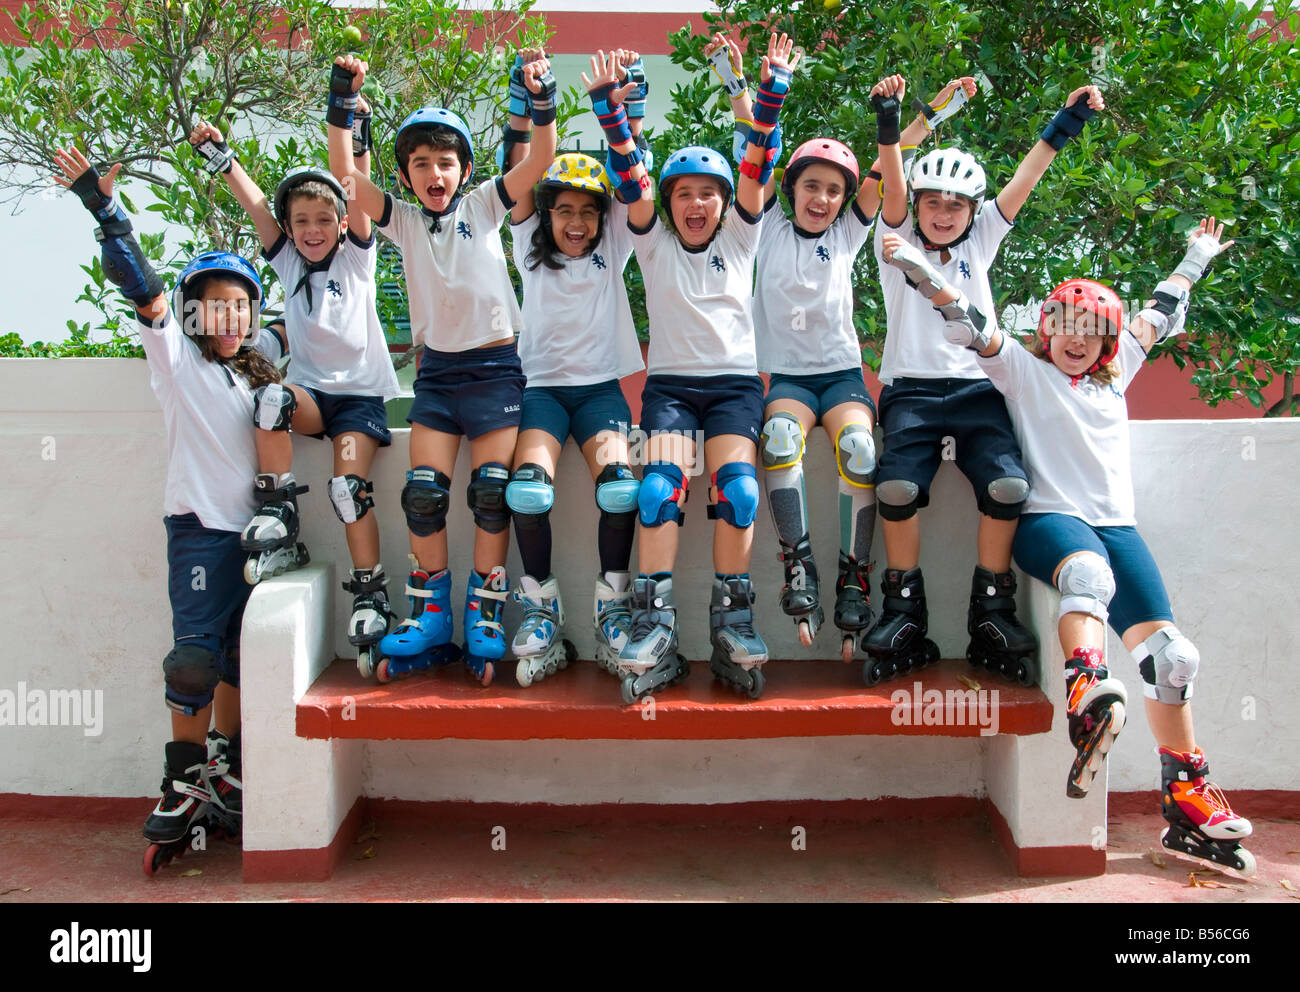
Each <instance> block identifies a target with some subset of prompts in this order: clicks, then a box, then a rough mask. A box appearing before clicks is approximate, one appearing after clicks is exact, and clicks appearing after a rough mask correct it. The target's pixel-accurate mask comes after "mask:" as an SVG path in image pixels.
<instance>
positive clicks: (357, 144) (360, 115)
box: [352, 110, 374, 158]
mask: <svg viewBox="0 0 1300 992" xmlns="http://www.w3.org/2000/svg"><path fill="white" fill-rule="evenodd" d="M373 147H374V145H372V144H371V143H370V112H369V111H363V110H358V111H357V112H356V113H355V114H353V116H352V157H353V158H360V157H361V156H362V155H364V154H366V152H368V151H370V149H371V148H373Z"/></svg>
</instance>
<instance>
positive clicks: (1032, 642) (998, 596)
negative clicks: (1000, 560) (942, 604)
mask: <svg viewBox="0 0 1300 992" xmlns="http://www.w3.org/2000/svg"><path fill="white" fill-rule="evenodd" d="M966 632H967V633H968V634H970V643H969V644H968V645H967V646H966V658H967V660H968V661H969V662H970V663H971V664H972V665H974V666H975V667H976V668H984V669H987V670H988V671H990V672H996V673H998V674H999V675H1001V676H1002V677H1003V678H1007V679H1011V680H1012V681H1014V682H1018V683H1019V684H1020V685H1026V686H1027V685H1034V684H1036V683H1037V682H1038V639H1037V638H1036V637H1034V635H1033V634H1031V633H1030V632H1029V631H1028V630H1026V629H1025V628H1024V626H1022V625H1021V623H1020V621H1019V620H1018V619H1016V575H1015V573H1014V572H1001V573H994V572H990V571H989V570H988V569H987V568H983V567H981V566H979V565H976V566H975V574H974V576H972V578H971V590H970V612H969V613H967V615H966Z"/></svg>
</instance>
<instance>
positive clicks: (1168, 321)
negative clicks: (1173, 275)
mask: <svg viewBox="0 0 1300 992" xmlns="http://www.w3.org/2000/svg"><path fill="white" fill-rule="evenodd" d="M1151 295H1152V297H1154V299H1155V305H1154V306H1150V307H1146V308H1145V309H1143V310H1142V311H1141V312H1140V313H1139V314H1138V320H1144V321H1146V322H1147V323H1148V324H1150V325H1151V326H1152V327H1153V328H1155V332H1156V344H1159V343H1160V342H1161V341H1166V340H1168V339H1169V338H1172V337H1174V336H1176V335H1178V334H1181V333H1182V332H1183V324H1184V322H1185V321H1186V320H1187V297H1188V293H1187V290H1185V289H1183V288H1182V287H1181V286H1179V285H1178V284H1177V283H1176V282H1173V281H1172V280H1169V279H1166V280H1164V281H1163V282H1161V283H1160V284H1159V285H1158V286H1156V288H1155V291H1154V292H1153V293H1152V294H1151Z"/></svg>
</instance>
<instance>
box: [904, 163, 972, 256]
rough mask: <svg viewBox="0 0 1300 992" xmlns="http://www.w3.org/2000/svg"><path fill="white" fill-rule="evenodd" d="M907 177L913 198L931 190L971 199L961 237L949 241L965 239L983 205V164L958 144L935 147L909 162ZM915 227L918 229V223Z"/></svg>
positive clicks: (956, 242)
mask: <svg viewBox="0 0 1300 992" xmlns="http://www.w3.org/2000/svg"><path fill="white" fill-rule="evenodd" d="M907 179H908V182H909V183H910V185H911V187H912V197H913V200H915V198H916V196H917V195H918V194H920V193H924V192H929V191H935V192H939V193H951V194H954V195H957V196H964V197H966V198H967V199H969V200H971V201H972V202H973V203H974V206H973V207H972V208H971V214H970V218H971V219H970V223H968V224H967V225H966V230H965V231H963V232H962V235H961V237H959V238H958V239H957V240H956V241H954V242H952V244H953V245H956V244H960V243H961V242H962V241H964V240H966V236H967V235H968V234H970V229H971V226H972V225H973V224H974V223H975V215H976V214H977V213H979V211H980V207H982V206H983V205H984V193H985V190H986V180H985V178H984V167H983V166H981V165H980V164H979V163H978V162H976V161H975V157H974V156H973V155H971V154H969V153H967V152H964V151H962V150H961V149H960V148H936V149H935V150H934V151H932V152H928V153H927V154H925V155H924V156H922V157H921V158H919V159H917V160H916V161H915V162H913V163H912V168H911V171H910V172H909V173H908V176H907ZM917 230H918V231H919V230H920V227H919V224H918V227H917ZM945 247H951V245H946V246H945Z"/></svg>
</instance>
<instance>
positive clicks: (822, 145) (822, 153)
mask: <svg viewBox="0 0 1300 992" xmlns="http://www.w3.org/2000/svg"><path fill="white" fill-rule="evenodd" d="M814 162H825V163H826V164H828V165H833V166H835V167H836V168H838V169H839V170H840V171H842V172H843V173H844V178H845V179H846V180H847V182H848V186H847V187H846V188H845V191H844V203H843V205H842V206H841V207H840V211H841V212H843V211H844V209H845V208H847V207H848V205H849V201H850V200H852V199H853V194H855V193H856V192H857V191H858V160H857V158H856V156H854V154H853V152H852V151H850V150H849V146H848V145H846V144H844V143H843V142H842V141H836V140H835V139H834V138H810V139H809V140H808V141H805V142H804V143H803V144H802V145H800V146H799V147H798V148H796V149H795V150H794V154H793V155H791V156H790V161H789V163H787V165H786V167H785V174H784V175H783V176H782V177H781V192H782V193H784V194H785V196H786V199H787V200H790V201H791V203H793V202H794V184H795V180H796V179H798V178H799V173H801V172H802V171H803V170H804V169H805V168H806V167H807V166H809V165H812V164H813V163H814Z"/></svg>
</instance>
